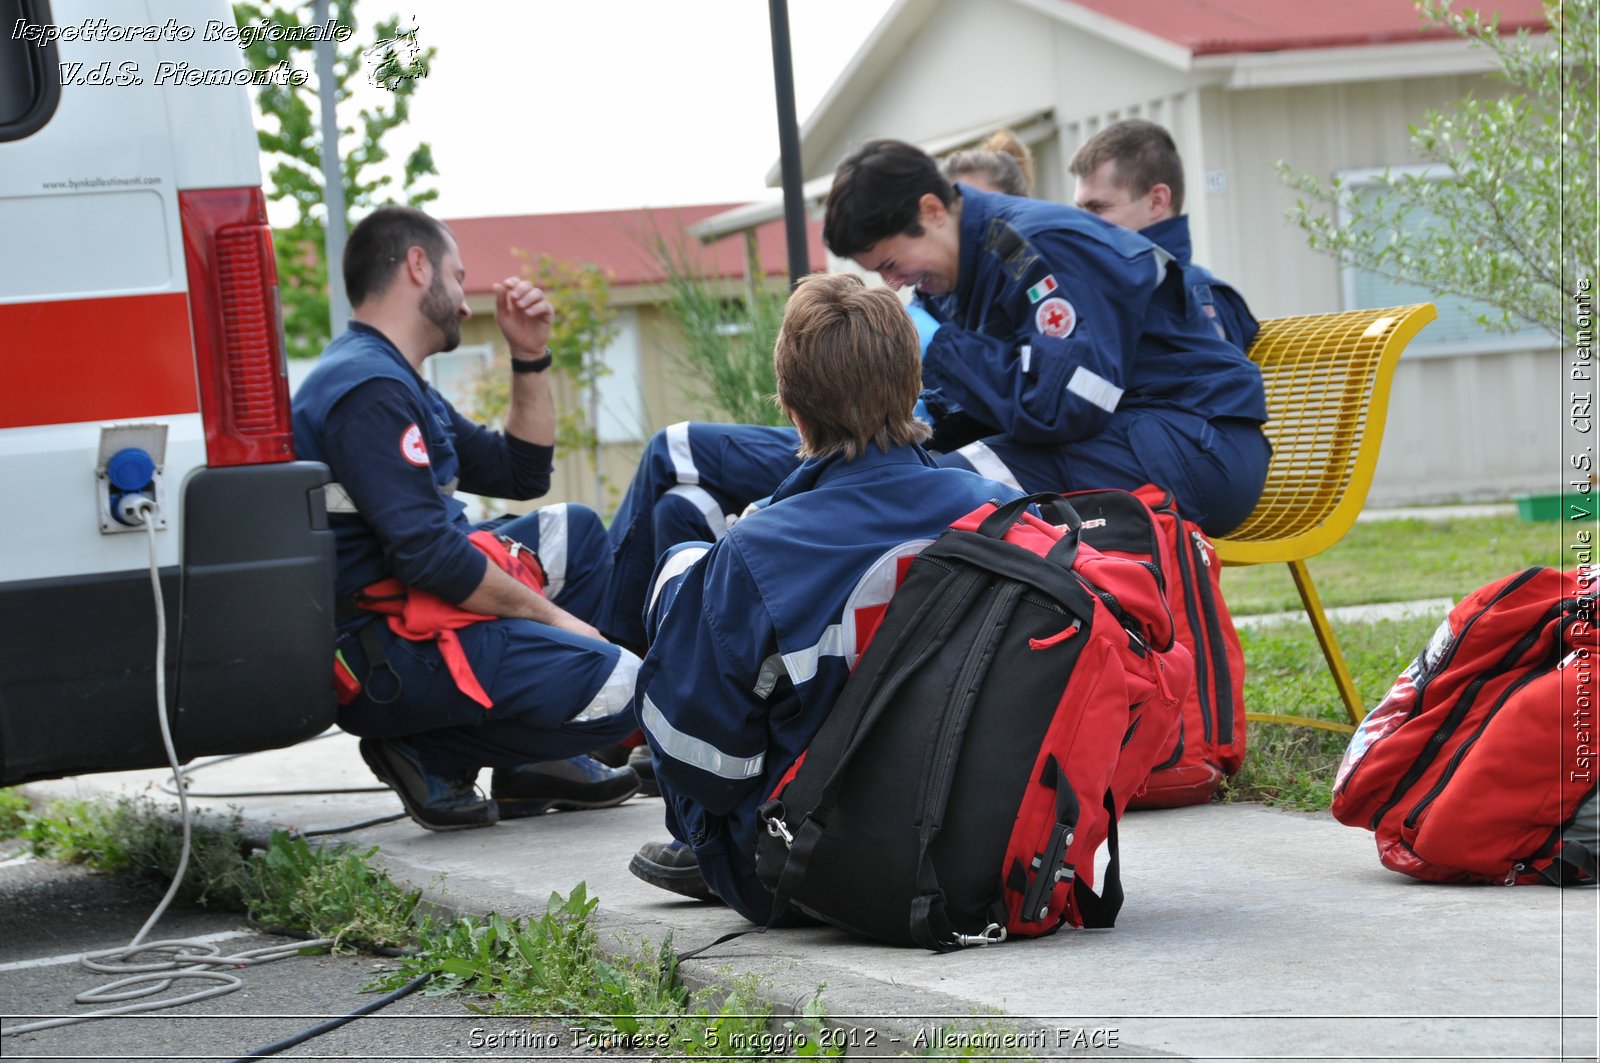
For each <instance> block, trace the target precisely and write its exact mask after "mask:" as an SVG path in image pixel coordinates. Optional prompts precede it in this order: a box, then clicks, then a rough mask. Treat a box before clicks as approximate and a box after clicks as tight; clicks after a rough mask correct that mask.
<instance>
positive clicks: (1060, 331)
mask: <svg viewBox="0 0 1600 1063" xmlns="http://www.w3.org/2000/svg"><path fill="white" fill-rule="evenodd" d="M1033 323H1034V326H1035V327H1036V328H1038V330H1039V331H1040V332H1041V333H1043V334H1044V335H1046V336H1054V337H1055V338H1056V339H1058V340H1062V339H1066V338H1067V337H1068V336H1070V335H1072V330H1073V329H1075V328H1077V327H1078V312H1077V311H1076V310H1074V309H1073V308H1072V304H1071V303H1069V302H1067V301H1066V300H1065V299H1063V298H1061V297H1060V296H1059V295H1058V296H1054V297H1053V298H1050V299H1046V300H1045V301H1044V302H1042V303H1040V304H1039V308H1038V309H1037V310H1035V311H1034V314H1033Z"/></svg>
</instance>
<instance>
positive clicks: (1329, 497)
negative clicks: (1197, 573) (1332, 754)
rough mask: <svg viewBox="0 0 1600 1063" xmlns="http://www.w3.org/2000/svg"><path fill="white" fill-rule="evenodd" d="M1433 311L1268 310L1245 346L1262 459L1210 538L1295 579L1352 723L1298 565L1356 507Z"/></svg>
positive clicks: (1322, 619) (1424, 306)
mask: <svg viewBox="0 0 1600 1063" xmlns="http://www.w3.org/2000/svg"><path fill="white" fill-rule="evenodd" d="M1435 316H1436V311H1435V310H1434V307H1433V304H1432V303H1419V304H1417V305H1415V306H1397V307H1391V308H1388V309H1384V310H1354V311H1350V312H1347V313H1342V314H1310V315H1306V316H1303V317H1280V318H1270V319H1268V320H1266V321H1263V322H1262V323H1261V332H1260V334H1259V335H1257V336H1256V341H1255V343H1253V344H1252V345H1251V347H1250V359H1251V360H1252V361H1253V362H1255V363H1256V364H1257V365H1259V366H1260V367H1261V376H1262V379H1263V380H1264V381H1265V383H1266V388H1267V413H1268V415H1269V417H1270V420H1269V421H1268V422H1267V425H1266V433H1267V438H1268V439H1270V440H1271V441H1272V463H1271V465H1270V466H1269V467H1268V469H1267V484H1266V488H1265V490H1263V491H1262V493H1261V500H1260V501H1259V502H1257V503H1256V508H1255V510H1254V511H1253V512H1251V514H1250V516H1249V517H1247V518H1246V519H1245V522H1244V523H1243V524H1241V525H1239V527H1237V528H1235V529H1234V530H1233V531H1232V532H1230V533H1228V535H1227V536H1226V537H1224V538H1220V539H1217V540H1216V543H1215V545H1216V549H1217V556H1218V557H1220V558H1221V559H1222V562H1223V564H1225V565H1259V564H1265V563H1267V562H1271V561H1282V562H1284V563H1286V564H1287V565H1288V566H1289V571H1290V573H1291V574H1293V576H1294V584H1295V587H1296V588H1298V589H1299V591H1300V600H1301V601H1302V602H1304V603H1305V608H1306V615H1307V616H1308V617H1310V619H1311V627H1312V629H1313V630H1314V631H1315V632H1316V635H1317V641H1318V642H1319V643H1321V645H1322V653H1323V656H1325V657H1326V658H1327V659H1328V670H1329V671H1331V672H1332V673H1333V681H1334V683H1335V684H1336V685H1337V686H1338V688H1339V696H1340V697H1341V698H1343V699H1344V704H1345V708H1346V709H1347V710H1348V711H1349V713H1350V720H1351V723H1352V724H1358V723H1360V722H1361V719H1362V717H1363V716H1364V715H1365V710H1364V708H1363V706H1362V704H1361V700H1360V698H1359V696H1358V695H1357V694H1356V689H1355V683H1354V682H1353V681H1352V680H1351V678H1350V669H1349V668H1348V667H1347V666H1346V665H1345V663H1344V656H1343V654H1341V653H1340V652H1339V643H1338V642H1337V641H1336V640H1335V639H1334V637H1333V629H1332V628H1331V627H1329V626H1328V617H1327V614H1326V613H1324V612H1323V610H1322V601H1321V599H1320V598H1318V597H1317V589H1316V587H1315V586H1314V585H1313V584H1312V582H1311V573H1310V572H1309V571H1308V570H1307V569H1306V559H1307V558H1310V557H1315V556H1316V555H1317V554H1320V553H1322V551H1324V550H1326V549H1327V548H1328V547H1330V546H1332V545H1333V544H1334V543H1336V542H1338V541H1339V540H1340V539H1342V538H1344V536H1345V533H1346V532H1348V531H1349V530H1350V526H1351V525H1352V524H1354V523H1355V521H1356V517H1357V515H1359V514H1360V512H1361V507H1362V506H1363V505H1365V504H1366V500H1367V491H1368V490H1369V489H1370V488H1371V487H1372V472H1373V469H1374V468H1376V467H1377V464H1378V447H1379V445H1380V444H1381V443H1382V442H1383V425H1384V420H1385V419H1386V417H1387V416H1388V412H1389V385H1390V382H1391V380H1392V379H1393V377H1394V368H1395V363H1396V362H1398V361H1399V360H1400V352H1401V351H1403V350H1405V346H1406V344H1408V343H1410V342H1411V339H1412V337H1414V336H1415V335H1416V334H1417V332H1418V331H1419V330H1420V329H1421V328H1422V326H1424V325H1426V324H1427V323H1428V322H1430V321H1432V320H1433V319H1434V317H1435ZM1246 719H1250V720H1258V721H1263V722H1268V723H1292V724H1299V725H1302V726H1308V727H1323V728H1325V729H1328V730H1335V731H1350V730H1353V729H1354V728H1353V727H1352V726H1346V725H1344V724H1339V723H1332V722H1329V721H1325V720H1313V719H1310V718H1307V717H1302V716H1284V715H1275V714H1272V713H1254V712H1252V713H1247V714H1246Z"/></svg>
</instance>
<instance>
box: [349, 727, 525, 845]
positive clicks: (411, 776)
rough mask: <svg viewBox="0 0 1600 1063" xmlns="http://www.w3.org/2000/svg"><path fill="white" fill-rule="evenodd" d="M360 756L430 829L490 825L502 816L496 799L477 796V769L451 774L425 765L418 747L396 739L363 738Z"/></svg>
mask: <svg viewBox="0 0 1600 1063" xmlns="http://www.w3.org/2000/svg"><path fill="white" fill-rule="evenodd" d="M360 748H361V759H362V760H364V761H366V762H367V767H369V768H371V769H372V774H374V775H376V776H377V777H378V778H379V779H381V780H383V782H384V783H386V784H387V785H388V786H389V788H390V789H392V790H393V791H394V792H395V793H396V794H397V795H399V797H400V803H401V804H402V805H404V806H405V809H406V812H407V814H409V815H410V816H411V818H412V819H414V820H416V821H417V823H418V824H420V825H421V826H424V827H426V828H428V829H429V830H467V829H469V828H471V827H487V826H489V825H490V824H492V823H494V821H495V820H497V819H499V818H500V815H499V810H498V809H496V808H495V805H494V802H493V801H486V800H484V799H483V798H482V797H480V796H479V795H478V790H477V787H475V786H474V785H473V778H472V777H473V775H475V774H476V772H465V773H462V774H460V775H457V776H454V777H451V776H445V775H438V774H435V773H433V772H431V771H429V770H428V769H427V768H425V767H423V764H422V757H421V756H420V755H419V754H418V753H417V751H416V750H415V749H412V748H411V747H410V746H408V745H406V744H405V743H404V742H402V741H400V740H399V739H395V738H363V739H362V740H361V744H360Z"/></svg>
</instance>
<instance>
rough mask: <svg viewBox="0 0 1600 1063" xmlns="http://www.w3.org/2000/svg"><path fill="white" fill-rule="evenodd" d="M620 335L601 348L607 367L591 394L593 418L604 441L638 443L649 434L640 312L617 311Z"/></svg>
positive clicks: (601, 356) (597, 431) (618, 332)
mask: <svg viewBox="0 0 1600 1063" xmlns="http://www.w3.org/2000/svg"><path fill="white" fill-rule="evenodd" d="M616 326H617V336H616V338H615V339H614V340H612V341H611V344H610V346H608V347H606V349H605V350H603V351H601V352H600V361H601V362H602V364H604V365H605V367H606V372H605V373H603V374H602V375H601V376H600V378H599V380H598V381H597V384H596V387H595V389H594V394H593V395H592V396H591V397H590V421H591V423H593V424H594V426H595V434H596V435H597V436H598V437H599V440H600V442H601V443H639V442H643V441H644V440H645V439H646V438H648V436H649V432H648V431H647V430H646V428H647V425H646V422H645V416H644V389H643V386H642V385H641V383H640V375H639V312H638V311H637V310H634V309H624V310H619V311H617V318H616Z"/></svg>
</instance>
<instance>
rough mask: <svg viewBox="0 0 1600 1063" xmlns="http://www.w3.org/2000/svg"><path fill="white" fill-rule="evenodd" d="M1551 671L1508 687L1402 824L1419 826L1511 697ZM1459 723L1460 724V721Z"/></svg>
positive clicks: (1536, 673) (1539, 671)
mask: <svg viewBox="0 0 1600 1063" xmlns="http://www.w3.org/2000/svg"><path fill="white" fill-rule="evenodd" d="M1552 664H1553V661H1552ZM1550 671H1551V668H1550V667H1541V668H1537V669H1535V670H1533V671H1530V672H1529V673H1528V674H1527V675H1525V676H1522V677H1521V678H1519V679H1517V680H1516V681H1515V682H1513V683H1512V684H1511V685H1510V686H1508V687H1506V689H1505V690H1504V691H1503V692H1502V693H1501V695H1500V697H1499V698H1498V699H1497V700H1496V701H1495V703H1494V705H1493V706H1492V707H1490V709H1489V711H1488V712H1487V713H1486V714H1485V715H1484V717H1483V722H1482V723H1481V724H1479V725H1478V729H1477V730H1476V731H1474V732H1473V733H1472V735H1471V737H1469V738H1468V739H1467V740H1466V741H1465V742H1462V743H1461V744H1460V745H1459V746H1457V747H1456V750H1455V752H1454V753H1452V754H1451V755H1450V760H1449V761H1448V762H1446V764H1445V766H1444V771H1443V773H1442V774H1440V776H1439V778H1438V780H1437V781H1435V782H1434V784H1433V785H1432V786H1431V787H1429V788H1428V792H1427V793H1425V794H1423V795H1422V800H1420V801H1418V802H1417V803H1416V804H1415V805H1413V806H1412V808H1411V811H1410V812H1407V813H1406V818H1405V819H1404V820H1403V821H1402V823H1403V824H1404V826H1405V827H1406V828H1407V829H1408V830H1409V829H1411V828H1413V827H1415V826H1416V825H1417V820H1418V819H1420V818H1421V816H1422V813H1423V812H1425V811H1427V808H1428V806H1429V805H1431V804H1432V803H1433V802H1434V799H1435V798H1437V797H1438V796H1439V795H1440V794H1441V793H1443V792H1444V788H1445V786H1446V784H1448V783H1449V782H1450V779H1451V778H1452V777H1453V776H1454V775H1455V773H1456V770H1457V769H1458V768H1460V767H1461V762H1462V761H1463V760H1465V759H1466V756H1467V753H1468V752H1469V751H1470V750H1471V749H1472V747H1473V746H1474V745H1476V744H1477V741H1478V739H1479V738H1480V737H1481V736H1482V735H1483V732H1484V731H1485V730H1487V729H1488V727H1489V723H1490V722H1491V721H1492V720H1493V719H1494V718H1495V716H1496V715H1498V714H1499V712H1500V710H1501V709H1503V708H1504V707H1505V704H1506V702H1508V701H1510V700H1511V695H1513V694H1515V693H1516V692H1517V691H1519V690H1521V689H1522V688H1523V687H1525V686H1527V685H1528V684H1529V683H1531V682H1533V681H1534V680H1535V679H1538V678H1539V677H1540V676H1544V675H1548V674H1549V673H1550ZM1457 722H1458V724H1459V721H1457Z"/></svg>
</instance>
